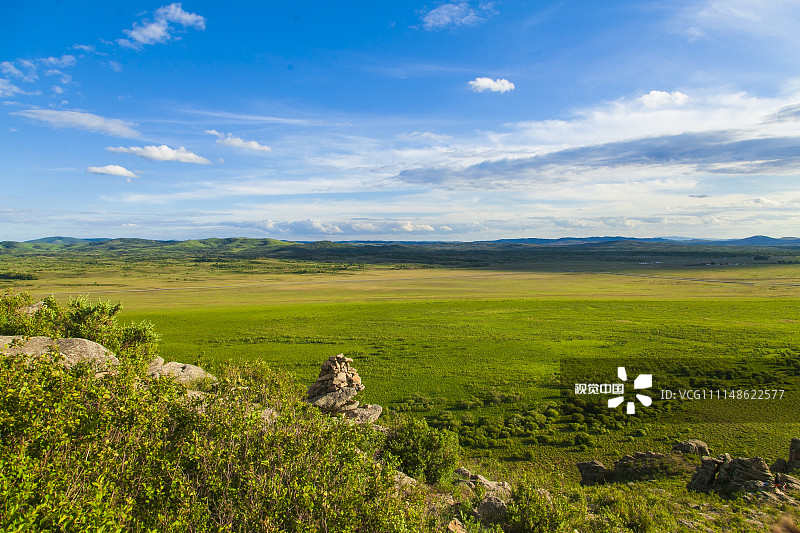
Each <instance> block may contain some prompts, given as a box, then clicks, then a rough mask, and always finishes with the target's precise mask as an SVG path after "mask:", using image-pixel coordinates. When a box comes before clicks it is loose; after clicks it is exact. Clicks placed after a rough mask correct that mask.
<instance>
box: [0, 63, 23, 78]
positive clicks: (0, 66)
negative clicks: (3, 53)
mask: <svg viewBox="0 0 800 533" xmlns="http://www.w3.org/2000/svg"><path fill="white" fill-rule="evenodd" d="M0 72H2V73H3V74H5V75H6V76H14V77H15V78H24V77H25V75H24V74H23V73H22V71H21V70H20V69H18V68H17V67H15V66H14V64H13V63H11V62H9V61H3V62H2V63H0Z"/></svg>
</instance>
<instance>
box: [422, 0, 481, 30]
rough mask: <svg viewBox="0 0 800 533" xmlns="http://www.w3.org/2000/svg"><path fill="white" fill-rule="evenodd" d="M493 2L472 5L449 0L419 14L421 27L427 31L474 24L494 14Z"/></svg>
mask: <svg viewBox="0 0 800 533" xmlns="http://www.w3.org/2000/svg"><path fill="white" fill-rule="evenodd" d="M496 13H497V11H495V9H494V2H481V3H480V4H479V5H478V6H477V7H473V6H472V5H471V3H470V2H449V3H447V4H442V5H440V6H438V7H436V8H433V9H431V10H430V11H423V12H422V14H421V17H420V18H421V19H422V27H423V28H424V29H426V30H428V31H434V30H439V29H443V28H456V27H459V26H475V25H476V24H480V23H481V22H485V21H486V20H488V19H489V17H490V16H492V15H495V14H496Z"/></svg>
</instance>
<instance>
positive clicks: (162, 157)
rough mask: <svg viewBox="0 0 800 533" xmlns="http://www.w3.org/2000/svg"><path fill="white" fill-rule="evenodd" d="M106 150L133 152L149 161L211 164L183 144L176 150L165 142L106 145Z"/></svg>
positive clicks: (123, 152)
mask: <svg viewBox="0 0 800 533" xmlns="http://www.w3.org/2000/svg"><path fill="white" fill-rule="evenodd" d="M106 150H108V151H109V152H114V153H117V154H133V155H135V156H137V157H141V158H144V159H149V160H150V161H178V162H180V163H196V164H198V165H210V164H211V161H209V160H208V159H206V158H205V157H202V156H199V155H197V154H195V153H193V152H190V151H189V150H187V149H186V148H184V147H183V146H181V147H180V148H178V149H177V150H175V149H174V148H170V147H169V146H167V145H165V144H162V145H161V146H130V147H128V148H125V147H124V146H118V147H116V148H114V147H108V148H106Z"/></svg>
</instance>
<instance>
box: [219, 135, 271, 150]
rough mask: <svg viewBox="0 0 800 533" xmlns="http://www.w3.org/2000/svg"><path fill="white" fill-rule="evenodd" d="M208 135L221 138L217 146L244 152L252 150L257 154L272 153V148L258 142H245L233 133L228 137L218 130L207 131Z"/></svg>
mask: <svg viewBox="0 0 800 533" xmlns="http://www.w3.org/2000/svg"><path fill="white" fill-rule="evenodd" d="M206 133H208V134H209V135H214V136H216V137H219V138H218V139H217V144H222V145H224V146H232V147H234V148H242V149H244V150H252V151H255V152H271V151H272V148H270V147H269V146H266V145H264V144H259V143H258V142H257V141H245V140H244V139H242V138H241V137H236V136H234V135H233V134H232V133H228V134H227V135H225V134H223V133H220V132H218V131H217V130H206Z"/></svg>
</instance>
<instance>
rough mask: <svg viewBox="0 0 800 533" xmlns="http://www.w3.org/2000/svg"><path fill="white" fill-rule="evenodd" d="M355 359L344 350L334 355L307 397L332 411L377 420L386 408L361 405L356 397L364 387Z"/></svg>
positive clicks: (365, 420) (359, 419)
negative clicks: (354, 364) (342, 352)
mask: <svg viewBox="0 0 800 533" xmlns="http://www.w3.org/2000/svg"><path fill="white" fill-rule="evenodd" d="M352 362H353V360H352V359H351V358H350V357H345V356H344V354H339V355H332V356H331V357H329V358H328V360H327V361H325V362H324V363H322V368H321V369H320V371H319V377H318V378H317V381H315V382H314V383H313V384H312V385H311V386H310V387H308V394H307V395H306V401H307V402H308V403H310V404H311V405H315V406H317V407H319V408H320V409H321V410H322V411H323V412H325V413H329V414H331V415H338V414H343V415H344V416H345V417H347V418H349V419H351V420H354V421H355V422H358V423H361V424H371V423H373V422H375V421H376V420H377V419H378V417H379V416H381V413H382V412H383V408H382V407H381V406H380V405H374V404H372V405H361V404H360V403H359V402H358V401H357V400H354V399H353V398H354V397H355V395H356V394H358V393H359V392H361V391H362V390H364V385H363V384H362V383H361V377H360V376H359V375H358V372H357V371H356V369H355V368H352V367H351V366H350V364H351V363H352Z"/></svg>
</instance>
